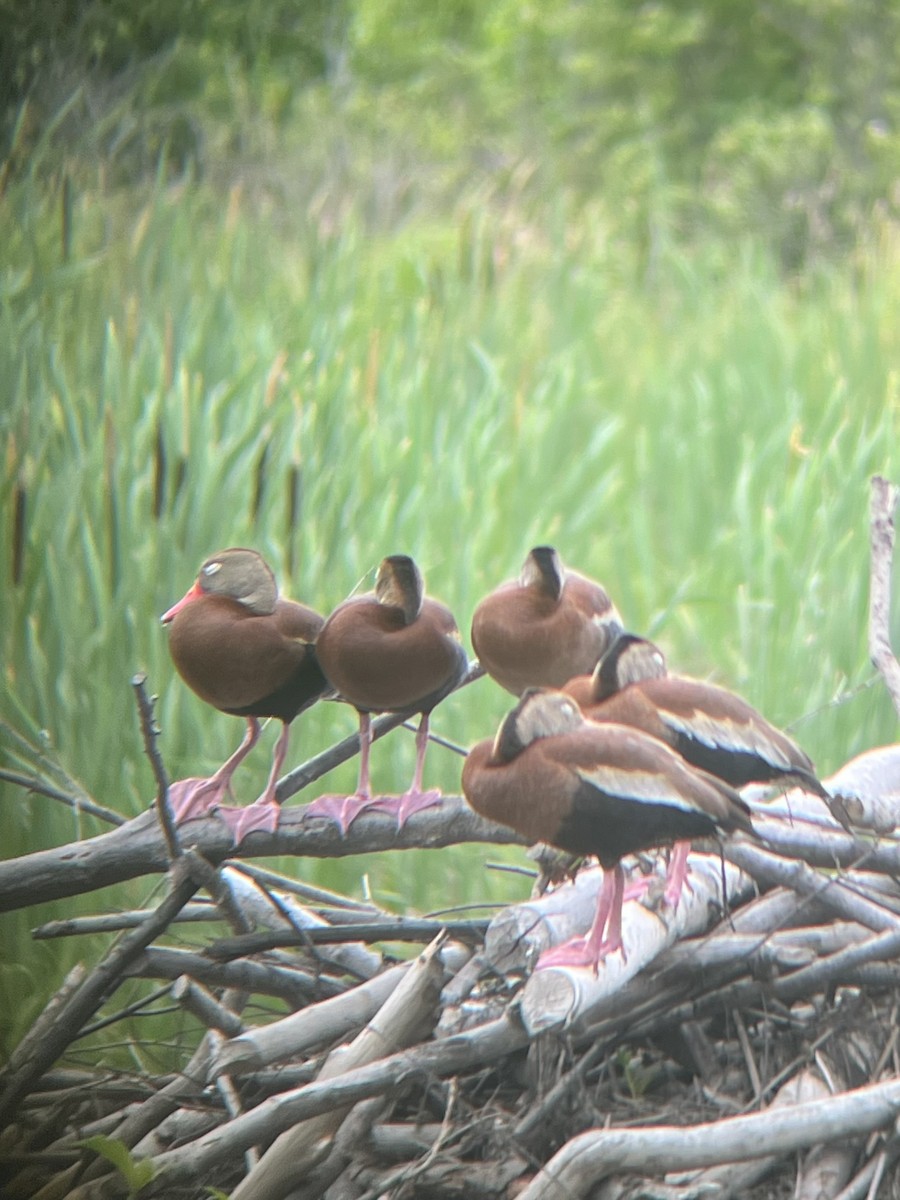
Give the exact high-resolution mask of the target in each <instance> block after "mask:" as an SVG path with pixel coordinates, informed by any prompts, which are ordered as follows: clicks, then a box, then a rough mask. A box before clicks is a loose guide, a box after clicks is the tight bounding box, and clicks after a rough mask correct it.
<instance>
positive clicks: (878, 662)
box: [869, 475, 900, 717]
mask: <svg viewBox="0 0 900 1200" xmlns="http://www.w3.org/2000/svg"><path fill="white" fill-rule="evenodd" d="M898 498H900V489H898V488H897V487H895V486H894V484H892V483H890V482H889V481H888V480H887V479H884V478H882V476H880V475H874V476H873V477H872V492H871V500H870V506H869V534H870V539H871V571H870V579H869V588H870V590H869V656H870V658H871V659H872V662H873V663H874V665H875V667H876V668H877V670H878V672H879V674H880V675H881V677H882V679H883V680H884V682H885V685H886V687H887V689H888V692H889V693H890V697H891V699H892V700H893V702H894V708H895V709H896V711H897V715H898V717H900V663H898V662H897V659H896V658H895V656H894V652H893V650H892V649H891V635H890V623H891V566H892V564H893V557H894V514H895V512H896V511H897V500H898Z"/></svg>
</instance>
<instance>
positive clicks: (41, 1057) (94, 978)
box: [0, 868, 197, 1125]
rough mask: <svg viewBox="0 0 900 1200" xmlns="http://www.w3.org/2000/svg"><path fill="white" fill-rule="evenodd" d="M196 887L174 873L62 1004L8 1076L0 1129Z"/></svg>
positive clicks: (1, 1103) (0, 1104) (0, 1101)
mask: <svg viewBox="0 0 900 1200" xmlns="http://www.w3.org/2000/svg"><path fill="white" fill-rule="evenodd" d="M196 890H197V885H196V884H195V883H194V881H193V880H192V879H190V878H189V877H188V876H187V874H186V873H185V872H184V871H179V870H177V868H176V869H174V870H173V874H172V885H171V890H170V891H169V894H168V895H167V896H166V897H165V899H164V900H163V901H162V903H161V904H160V905H159V907H158V908H157V909H156V910H155V911H154V912H153V913H152V914H151V915H150V916H149V917H148V918H147V920H146V921H145V922H144V923H143V925H141V926H140V927H139V928H137V929H134V930H132V931H131V933H128V934H126V935H125V936H124V937H123V938H122V939H121V940H120V941H119V942H117V943H116V945H115V946H113V947H112V948H111V949H110V950H109V951H108V952H107V954H106V955H105V956H104V957H103V959H101V961H100V962H99V963H98V965H97V966H96V967H95V968H94V970H93V971H91V973H90V974H89V975H88V976H87V978H86V979H85V980H84V981H83V982H82V983H81V985H80V986H79V987H78V988H77V990H76V991H75V992H74V994H73V995H72V996H71V997H69V999H68V1000H67V1001H66V1002H65V1003H64V1004H63V1006H62V1008H61V1010H60V1012H59V1013H58V1014H57V1016H56V1019H55V1020H54V1021H53V1024H52V1026H51V1028H50V1029H49V1030H48V1031H47V1033H46V1035H45V1036H44V1037H43V1038H42V1039H41V1041H40V1043H39V1044H38V1045H36V1046H35V1047H34V1050H33V1052H32V1054H31V1055H30V1056H29V1058H28V1060H27V1061H26V1062H25V1063H23V1064H22V1066H21V1068H20V1069H19V1070H18V1071H14V1072H10V1074H9V1075H8V1076H7V1078H6V1081H5V1082H6V1087H5V1089H4V1091H3V1094H2V1096H0V1125H3V1124H4V1122H9V1121H10V1120H11V1119H12V1118H13V1116H14V1115H15V1113H16V1111H17V1110H18V1107H19V1104H20V1103H21V1101H22V1099H23V1098H24V1097H25V1096H27V1095H28V1093H29V1092H30V1091H31V1089H32V1087H33V1086H34V1084H35V1083H36V1082H37V1080H38V1079H40V1077H41V1075H43V1073H44V1071H46V1070H47V1068H48V1067H49V1066H52V1064H53V1063H54V1062H56V1060H57V1058H59V1056H60V1055H61V1054H62V1053H63V1051H64V1050H65V1049H66V1047H67V1046H69V1045H70V1044H71V1043H72V1041H73V1040H74V1039H75V1038H76V1037H78V1034H79V1032H80V1030H81V1027H82V1026H83V1025H84V1023H85V1022H86V1021H87V1020H89V1018H90V1017H92V1016H93V1014H94V1013H95V1012H96V1011H97V1009H98V1008H99V1007H100V1006H101V1005H102V1004H103V1002H104V1001H105V1000H106V999H107V997H108V996H109V995H110V994H111V993H112V992H113V991H114V990H115V988H116V987H117V986H118V984H119V982H120V980H121V979H122V978H123V976H124V975H125V973H126V972H127V970H128V968H129V967H130V966H131V964H132V963H133V962H134V961H135V959H136V958H138V956H139V955H140V954H141V953H142V952H143V951H144V949H145V948H146V947H147V946H148V945H149V944H150V942H152V941H153V939H154V938H155V937H156V936H157V935H158V934H160V933H162V932H163V931H164V930H165V929H167V928H168V926H169V923H170V922H171V921H172V919H173V917H175V916H176V915H177V913H179V912H180V911H181V909H182V908H184V906H185V904H187V902H188V901H189V900H190V899H191V897H192V896H193V895H194V893H195V892H196Z"/></svg>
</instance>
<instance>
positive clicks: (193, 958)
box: [0, 485, 900, 1200]
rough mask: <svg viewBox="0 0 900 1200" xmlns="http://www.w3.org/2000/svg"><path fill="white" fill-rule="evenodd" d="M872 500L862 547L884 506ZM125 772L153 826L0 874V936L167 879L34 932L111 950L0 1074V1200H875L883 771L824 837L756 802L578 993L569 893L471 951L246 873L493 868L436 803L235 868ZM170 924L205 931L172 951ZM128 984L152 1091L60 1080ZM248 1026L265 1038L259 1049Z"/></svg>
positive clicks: (798, 811)
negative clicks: (159, 1021) (333, 860)
mask: <svg viewBox="0 0 900 1200" xmlns="http://www.w3.org/2000/svg"><path fill="white" fill-rule="evenodd" d="M885 486H886V485H885ZM882 499H883V503H885V504H887V500H888V499H889V500H890V507H889V510H887V509H886V510H885V511H887V515H888V522H889V523H890V518H891V517H892V514H893V505H894V502H895V495H894V493H893V492H890V493H889V495H887V494H885V495H883V497H882ZM877 517H878V513H877V511H874V509H873V547H874V545H875V541H876V536H877V534H878V530H879V529H882V532H883V525H882V526H879V525H878V520H877ZM891 531H892V527H891ZM886 561H887V565H888V567H889V565H890V554H889V548H888V551H887V559H886ZM876 566H877V564H876V563H875V560H874V559H873V629H874V628H875V625H876V623H877V614H876V612H875V608H876V606H877V603H878V595H879V593H878V591H877V586H876V582H875V575H876ZM882 600H885V597H884V596H883V595H882ZM885 603H886V600H885ZM887 611H888V607H885V609H884V614H885V620H886V613H887ZM878 636H879V635H878V634H877V632H875V633H873V638H872V650H873V658H874V659H875V660H876V663H877V664H878V665H879V669H881V670H882V674H883V675H884V677H885V680H886V682H887V683H888V685H889V687H890V686H891V683H892V678H891V670H892V668H891V667H890V665H889V664H888V668H887V670H885V668H884V664H885V662H886V661H887V660H886V659H885V658H884V656H885V654H888V655H890V653H891V652H890V646H889V643H887V641H886V639H882V640H881V641H879V640H878ZM879 656H881V661H880V662H879ZM891 660H892V655H891ZM894 665H896V664H894ZM475 674H476V672H474V671H473V673H472V677H474V676H475ZM138 690H139V693H140V688H139V689H138ZM892 693H893V689H892ZM139 699H141V700H142V703H143V698H142V697H141V696H140V694H139ZM144 717H145V733H146V735H147V742H148V749H149V750H150V751H151V755H152V752H153V737H152V718H151V715H150V714H149V711H148V710H147V709H146V706H145V710H144ZM392 722H393V723H394V724H395V723H396V721H394V719H393V718H389V719H388V720H386V721H384V722H383V723H382V731H384V730H386V729H387V728H389V727H391V724H392ZM352 742H353V739H350V740H349V741H348V743H347V744H346V745H345V746H344V747H343V749H341V748H340V747H338V748H336V750H335V751H333V752H330V754H331V757H332V758H333V757H334V754H335V753H338V754H349V753H352V751H353V748H354V747H353V744H352ZM323 757H324V758H327V757H328V756H327V755H326V756H320V758H323ZM321 765H322V764H321V763H320V764H319V767H321ZM155 766H156V770H157V777H158V779H159V780H160V791H161V799H160V805H159V808H158V810H156V811H154V812H150V813H146V814H144V815H143V816H142V817H140V818H137V819H136V820H134V821H131V822H128V823H126V824H122V825H118V826H117V827H116V828H113V829H112V830H111V831H110V832H108V833H105V834H102V835H100V836H98V837H95V838H91V839H89V840H88V841H85V842H80V843H75V844H73V845H69V846H63V847H60V848H58V849H55V850H52V851H44V852H41V853H38V854H32V855H28V856H26V857H24V858H21V859H17V860H13V861H8V862H5V863H0V910H10V909H15V908H22V907H25V906H26V905H29V904H33V903H36V902H38V901H42V900H47V899H54V898H55V899H61V898H64V897H66V896H71V895H75V894H82V893H85V892H88V891H91V890H93V889H95V888H99V887H102V886H105V885H107V884H109V883H111V882H117V881H122V880H125V879H129V878H135V877H137V876H140V875H146V874H152V873H160V872H164V873H165V887H164V889H163V890H162V892H161V899H160V900H159V903H158V904H157V906H156V907H155V908H153V909H149V910H146V911H139V912H131V913H115V914H112V913H104V914H99V915H98V916H97V917H95V918H73V919H71V920H69V921H57V922H53V923H52V925H48V926H44V927H42V928H41V929H39V930H37V931H36V932H35V936H38V937H59V936H72V935H76V934H79V933H85V932H91V931H95V930H105V931H110V930H117V931H119V936H118V937H117V938H116V940H115V941H114V943H113V945H112V946H111V948H110V949H109V950H108V951H107V952H106V953H105V954H104V955H103V956H102V957H101V958H100V960H99V961H97V962H94V963H93V964H91V965H90V966H86V967H82V968H79V969H77V970H76V971H74V972H73V973H72V974H71V976H70V977H69V978H68V979H66V980H65V981H64V982H63V984H62V986H61V987H60V989H59V991H58V992H57V994H56V996H55V997H54V999H53V1000H52V1001H51V1003H50V1004H49V1005H48V1006H47V1008H46V1010H45V1011H44V1013H43V1014H42V1015H41V1017H40V1018H39V1020H38V1021H37V1022H36V1024H35V1026H34V1027H33V1028H32V1029H31V1031H30V1032H29V1034H28V1035H27V1036H26V1037H25V1039H23V1041H22V1043H21V1044H20V1045H19V1047H18V1048H17V1049H16V1051H15V1053H14V1055H13V1057H12V1059H11V1061H10V1062H9V1063H8V1064H7V1065H6V1067H5V1068H4V1070H3V1072H2V1074H0V1172H2V1174H0V1187H2V1194H3V1195H4V1196H9V1197H11V1198H13V1197H37V1198H39V1200H51V1198H62V1197H67V1198H72V1200H89V1198H90V1200H106V1198H107V1197H110V1198H113V1197H123V1196H128V1195H134V1194H139V1195H140V1196H141V1197H167V1198H168V1197H185V1198H193V1197H197V1198H199V1197H208V1196H210V1195H212V1194H215V1193H214V1192H213V1191H211V1190H210V1189H218V1190H219V1192H220V1193H224V1194H227V1195H230V1196H231V1197H233V1200H278V1198H280V1197H289V1198H290V1200H314V1198H319V1197H325V1198H327V1200H377V1198H379V1197H385V1198H390V1200H419V1198H421V1200H425V1198H426V1197H427V1198H429V1200H433V1198H437V1200H441V1198H444V1197H446V1198H451V1197H458V1198H460V1200H467V1198H472V1200H479V1198H482V1197H483V1198H485V1200H488V1198H490V1200H494V1198H498V1200H499V1198H511V1197H523V1198H525V1200H573V1198H575V1197H594V1198H602V1200H614V1198H619V1197H634V1198H637V1197H645V1198H648V1200H649V1198H659V1200H676V1198H677V1200H694V1198H697V1200H700V1198H701V1197H702V1198H707V1197H717V1198H724V1197H745V1196H750V1195H752V1196H757V1197H760V1198H761V1197H763V1196H766V1197H769V1196H771V1197H781V1196H785V1197H787V1196H789V1195H790V1196H797V1197H800V1198H801V1200H802V1198H817V1200H818V1198H824V1197H839V1198H840V1200H850V1198H851V1197H854V1198H858V1200H862V1198H865V1197H877V1196H884V1197H887V1196H891V1195H900V1170H898V1166H897V1157H898V1154H900V1136H898V1135H900V1124H898V1122H900V1047H898V997H900V883H898V880H900V838H898V837H897V834H896V826H897V824H898V814H900V746H889V747H883V748H880V749H877V750H873V751H870V752H869V753H867V754H865V755H863V756H861V757H860V758H858V759H855V760H853V761H852V762H851V763H848V764H847V766H846V767H844V768H843V769H842V770H841V771H840V772H838V774H837V775H836V776H834V777H833V778H832V779H831V780H828V781H826V783H827V784H828V786H829V788H830V790H832V791H834V792H836V793H837V794H839V795H840V796H842V797H843V798H844V802H845V806H846V808H847V811H848V813H849V815H850V817H851V818H852V821H853V832H852V833H848V832H847V831H845V830H843V829H842V828H840V826H838V825H837V824H836V823H835V822H834V820H833V819H832V817H831V815H830V814H829V812H828V811H827V809H826V808H825V807H824V806H823V805H821V803H820V802H819V801H817V800H815V799H814V798H808V797H804V796H799V795H792V796H789V797H785V798H784V799H782V800H778V801H776V802H774V803H766V804H762V803H761V801H760V802H756V803H754V809H755V813H756V816H755V825H756V828H757V829H758V831H759V833H760V835H761V837H762V839H763V845H762V846H757V845H751V844H749V843H748V842H742V841H740V840H738V839H735V840H734V841H733V842H731V843H729V844H728V845H727V846H726V847H725V849H724V858H723V857H720V854H719V852H718V850H717V848H716V847H715V846H711V847H698V848H697V850H696V851H695V853H694V854H693V855H692V858H691V875H690V882H691V890H690V891H689V892H688V893H687V894H686V895H685V897H684V898H683V900H682V902H681V904H680V905H679V908H678V910H677V913H675V914H673V913H671V912H670V911H668V910H666V909H664V908H661V907H659V906H654V903H653V897H654V891H655V889H653V888H651V890H650V893H649V898H648V899H646V900H645V901H643V902H642V903H638V902H636V901H632V902H630V903H629V904H628V905H627V906H626V910H625V920H624V926H623V931H624V939H625V944H626V946H627V947H628V958H627V961H623V960H622V958H621V957H620V956H618V955H614V956H611V958H610V959H609V960H608V961H607V962H606V963H604V964H603V965H602V966H601V969H600V971H599V974H598V975H597V976H596V977H595V976H594V975H593V974H592V973H591V972H590V971H585V970H563V969H550V970H543V971H538V972H535V971H533V965H534V962H535V960H536V957H537V955H538V954H539V952H540V950H541V949H543V948H544V947H545V946H548V945H553V944H558V942H559V941H561V940H563V939H565V938H566V937H568V936H570V935H571V934H572V933H573V932H575V931H578V930H583V929H584V928H585V927H586V925H587V924H588V923H589V920H590V916H591V913H592V909H593V902H594V896H595V894H596V888H597V886H598V875H599V873H598V872H596V871H589V870H588V871H583V872H582V873H581V874H580V875H579V876H578V878H577V880H576V882H575V883H574V884H573V885H570V884H565V885H562V886H558V887H554V888H552V889H551V890H549V891H548V892H547V893H546V894H545V895H543V896H538V897H536V898H535V899H533V900H532V901H530V902H529V903H527V904H523V905H519V906H516V907H514V908H510V909H506V910H503V911H502V912H500V913H499V914H498V915H497V916H496V917H495V918H494V919H493V920H492V921H491V922H490V924H488V923H487V922H484V921H466V920H460V921H451V922H437V921H434V920H426V919H419V918H414V917H409V916H407V917H397V916H396V915H393V914H390V913H387V912H384V911H381V910H378V909H377V908H375V907H374V906H372V905H363V904H359V903H357V902H353V901H350V900H347V899H346V898H344V897H340V896H337V895H335V894H332V893H325V892H322V891H319V890H317V889H314V888H310V887H308V886H307V885H305V884H303V883H299V882H297V881H296V880H291V879H287V878H285V877H282V876H276V875H274V874H273V873H272V872H269V871H266V870H264V869H262V868H261V867H260V866H258V865H256V864H254V863H253V862H252V861H251V860H252V859H256V858H260V857H264V856H267V855H273V854H279V855H284V854H297V855H330V854H352V853H358V852H361V851H363V850H365V851H367V852H370V851H372V850H379V849H384V850H387V849H404V848H410V847H413V846H429V847H437V846H444V845H448V844H453V843H459V842H465V841H489V842H511V841H515V840H516V839H515V837H514V835H512V834H510V833H509V831H507V830H504V829H501V828H499V827H497V826H493V825H490V824H488V823H487V822H484V821H482V820H481V819H480V818H478V817H477V816H476V815H475V814H473V813H472V812H471V811H470V810H469V809H468V808H467V807H466V805H465V804H464V803H463V801H462V800H461V799H459V798H448V799H447V800H446V801H445V802H444V804H443V805H442V806H441V807H440V808H439V809H433V810H429V811H425V812H421V813H419V814H417V815H416V816H415V817H414V818H413V819H412V820H410V822H409V824H408V825H407V826H406V827H405V828H404V829H403V830H402V831H401V832H400V833H397V832H396V831H395V829H394V828H393V823H392V822H391V821H390V820H389V819H388V818H386V817H385V816H383V815H381V814H377V813H375V814H367V815H365V816H363V817H362V818H361V819H360V820H359V821H358V822H357V823H356V824H355V825H354V826H353V827H352V829H351V831H350V833H349V834H348V836H347V837H346V838H345V839H341V838H340V836H339V834H338V833H337V831H336V830H335V829H334V828H333V827H332V826H331V825H330V824H329V822H327V821H325V820H322V819H321V818H318V819H317V818H310V819H306V818H305V817H304V815H303V810H302V808H299V807H298V808H294V809H290V810H286V812H285V816H284V820H283V822H282V824H281V827H280V828H279V830H278V831H277V832H276V833H275V834H272V835H268V834H264V833H254V834H252V835H251V836H250V838H248V840H247V843H246V848H245V849H243V850H242V853H241V854H240V855H239V856H238V855H233V854H231V855H230V851H229V847H228V845H227V838H226V835H225V834H224V832H223V830H222V829H221V828H220V826H219V825H218V824H217V823H216V822H215V821H214V820H211V819H206V820H202V821H195V822H191V823H189V824H188V825H186V826H185V827H184V828H183V829H182V831H181V833H180V836H179V835H178V834H177V833H176V831H174V830H173V829H172V827H171V825H170V824H169V823H168V822H166V821H165V820H163V819H162V817H163V816H164V815H165V803H164V797H165V781H164V776H163V775H162V773H161V764H159V763H158V762H157V763H156V765H155ZM319 767H317V766H316V765H315V764H313V765H311V764H307V765H306V766H305V767H304V768H301V769H300V771H299V772H295V776H294V783H296V782H297V777H298V776H301V775H303V776H304V782H305V777H306V776H309V775H310V773H312V775H313V776H314V774H315V771H316V770H317V769H319ZM325 769H327V767H326V768H325ZM284 783H285V781H283V784H284ZM290 786H293V785H292V784H287V785H286V787H290ZM299 786H301V784H300V783H297V786H296V787H294V789H293V790H297V788H298V787H299ZM186 847H189V848H186ZM631 869H632V870H633V871H654V872H656V871H657V870H659V865H658V863H656V862H655V861H654V860H653V859H641V860H639V861H637V860H636V861H634V862H633V863H632V865H631ZM195 922H197V923H198V924H193V923H195ZM200 922H203V923H204V924H199V923H200ZM188 923H191V925H190V928H192V929H194V930H198V929H202V930H203V931H204V933H203V936H202V939H201V938H198V937H197V936H194V937H193V938H192V943H193V945H192V948H190V949H187V948H184V945H183V942H182V944H179V938H178V934H179V932H183V931H184V929H185V928H186V926H187V924H188ZM166 935H170V936H168V937H167V936H166ZM172 935H174V936H172ZM198 941H200V942H201V944H200V945H198V944H197V943H198ZM398 943H406V944H414V943H419V944H421V945H423V946H424V947H425V948H424V949H423V950H422V951H421V953H420V954H419V955H418V957H414V958H412V959H408V960H405V961H404V960H402V959H398V958H397V957H393V958H392V957H391V956H390V955H389V954H388V953H387V952H386V951H385V949H384V947H385V946H388V945H389V946H396V945H397V944H398ZM135 978H137V979H141V980H146V981H147V983H146V994H145V996H144V1003H149V1002H151V1001H152V1000H154V999H158V998H159V997H160V996H163V995H164V996H166V997H167V999H168V1000H169V1001H170V1002H173V1003H175V1004H177V1005H180V1006H183V1008H184V1009H186V1010H187V1011H189V1012H190V1013H191V1014H193V1016H194V1017H195V1018H196V1019H198V1020H199V1022H200V1023H201V1024H202V1026H203V1027H205V1029H206V1033H205V1034H204V1035H203V1036H202V1037H200V1039H199V1041H198V1042H197V1044H196V1045H195V1046H194V1047H193V1049H192V1052H191V1053H190V1054H189V1055H188V1054H185V1057H184V1061H183V1062H182V1063H181V1064H180V1066H179V1069H178V1071H177V1073H176V1074H173V1075H170V1076H166V1077H154V1076H152V1075H150V1074H148V1073H140V1074H133V1075H129V1076H128V1077H125V1076H123V1075H122V1074H121V1073H120V1072H112V1071H109V1070H104V1069H101V1068H100V1067H97V1068H94V1069H90V1068H86V1067H84V1066H81V1067H78V1068H75V1067H73V1066H72V1065H71V1064H70V1063H68V1062H67V1053H68V1051H69V1050H70V1048H71V1047H72V1045H73V1043H74V1042H75V1041H76V1039H78V1038H79V1037H80V1036H82V1035H83V1033H84V1032H85V1031H87V1030H88V1029H90V1028H93V1027H96V1025H97V1022H98V1020H103V1019H108V1018H109V1017H110V1016H112V1017H121V1016H122V1015H123V1014H122V1012H121V1010H117V1007H116V992H117V989H118V988H119V987H120V985H121V984H122V982H123V981H124V980H126V979H135ZM251 997H252V998H253V1002H254V1005H255V1006H251ZM260 998H269V999H270V1001H271V1004H270V1006H269V1007H270V1009H276V1008H277V1009H279V1010H280V1011H281V1012H286V1013H287V1015H284V1016H280V1017H278V1018H277V1019H271V1020H269V1021H268V1023H264V1022H263V1020H262V1019H261V1017H260V1016H259V1012H258V1010H259V1007H260V1005H259V1001H260ZM270 1016H271V1012H270Z"/></svg>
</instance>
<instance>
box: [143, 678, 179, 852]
mask: <svg viewBox="0 0 900 1200" xmlns="http://www.w3.org/2000/svg"><path fill="white" fill-rule="evenodd" d="M146 685H147V676H146V675H144V674H143V673H140V674H138V675H135V676H133V677H132V680H131V686H132V687H133V688H134V695H135V699H136V700H137V706H138V715H139V717H140V721H141V735H142V737H143V739H144V750H145V752H146V754H147V757H148V758H149V760H150V766H151V767H152V768H153V776H154V778H155V779H156V815H157V817H158V818H159V824H160V827H161V829H162V831H163V837H164V838H165V839H166V848H167V849H168V852H169V860H170V861H171V862H174V861H175V859H176V858H178V857H179V856H180V855H181V853H182V850H181V841H180V840H179V837H178V829H177V827H176V825H175V818H174V816H173V815H172V808H171V806H170V804H169V777H168V775H167V774H166V768H165V764H164V763H163V760H162V756H161V755H160V753H159V747H158V746H157V744H156V740H157V738H158V737H159V726H158V725H157V724H156V720H155V718H154V716H153V700H151V698H150V697H149V696H148V695H147V686H146Z"/></svg>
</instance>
